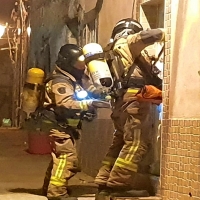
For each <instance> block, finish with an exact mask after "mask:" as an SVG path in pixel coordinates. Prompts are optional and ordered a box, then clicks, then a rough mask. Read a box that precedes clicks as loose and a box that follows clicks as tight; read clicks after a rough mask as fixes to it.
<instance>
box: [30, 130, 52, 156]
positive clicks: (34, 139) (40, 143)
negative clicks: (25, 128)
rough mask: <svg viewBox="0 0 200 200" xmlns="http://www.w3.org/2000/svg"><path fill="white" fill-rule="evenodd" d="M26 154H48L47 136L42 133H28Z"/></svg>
mask: <svg viewBox="0 0 200 200" xmlns="http://www.w3.org/2000/svg"><path fill="white" fill-rule="evenodd" d="M28 152H29V153H31V154H50V153H51V147H50V138H49V135H48V134H46V133H42V132H34V133H28Z"/></svg>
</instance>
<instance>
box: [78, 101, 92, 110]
mask: <svg viewBox="0 0 200 200" xmlns="http://www.w3.org/2000/svg"><path fill="white" fill-rule="evenodd" d="M92 102H93V100H92V99H89V100H82V101H81V105H80V106H81V107H82V109H83V110H84V111H87V110H89V109H90V107H92Z"/></svg>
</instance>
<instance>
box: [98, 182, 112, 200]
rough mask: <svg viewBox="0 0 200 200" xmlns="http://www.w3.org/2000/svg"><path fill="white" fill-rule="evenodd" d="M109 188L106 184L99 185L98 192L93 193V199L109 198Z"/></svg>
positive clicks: (103, 199) (104, 199)
mask: <svg viewBox="0 0 200 200" xmlns="http://www.w3.org/2000/svg"><path fill="white" fill-rule="evenodd" d="M110 193H111V189H110V188H109V187H107V186H106V185H99V187H98V192H97V193H96V195H95V200H107V199H108V200H109V196H110Z"/></svg>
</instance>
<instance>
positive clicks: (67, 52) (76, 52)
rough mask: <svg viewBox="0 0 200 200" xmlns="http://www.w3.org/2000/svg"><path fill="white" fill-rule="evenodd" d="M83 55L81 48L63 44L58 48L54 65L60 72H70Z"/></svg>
mask: <svg viewBox="0 0 200 200" xmlns="http://www.w3.org/2000/svg"><path fill="white" fill-rule="evenodd" d="M82 55H83V52H82V48H81V47H78V46H77V45H75V44H65V45H64V46H62V47H61V48H60V51H59V53H58V59H57V61H56V64H57V65H58V67H60V68H61V69H62V70H64V71H66V72H69V73H70V72H71V70H72V69H73V68H74V65H75V63H76V61H77V60H78V59H79V57H81V56H82Z"/></svg>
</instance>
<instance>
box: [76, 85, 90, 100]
mask: <svg viewBox="0 0 200 200" xmlns="http://www.w3.org/2000/svg"><path fill="white" fill-rule="evenodd" d="M75 93H76V98H77V99H79V100H83V99H85V98H86V97H87V96H88V93H87V91H85V90H84V89H83V88H81V87H80V86H79V85H77V86H76V89H75Z"/></svg>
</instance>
